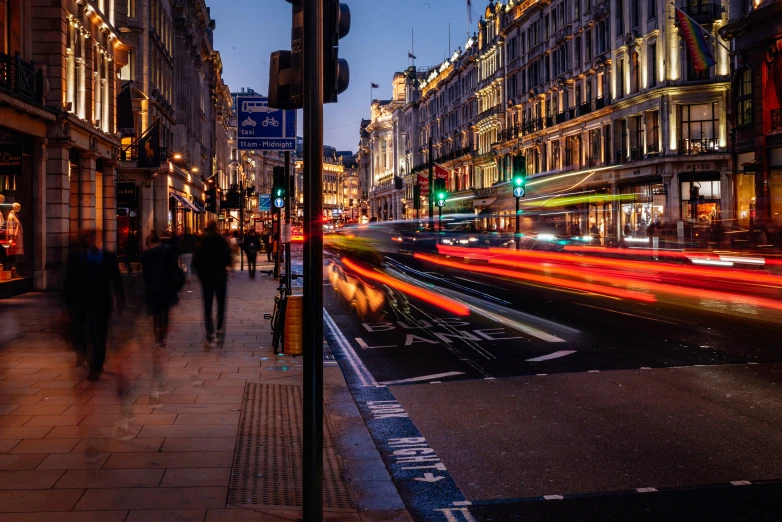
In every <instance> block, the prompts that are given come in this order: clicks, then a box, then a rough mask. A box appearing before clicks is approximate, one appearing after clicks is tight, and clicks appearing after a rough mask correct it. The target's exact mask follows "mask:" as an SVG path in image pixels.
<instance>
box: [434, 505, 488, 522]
mask: <svg viewBox="0 0 782 522" xmlns="http://www.w3.org/2000/svg"><path fill="white" fill-rule="evenodd" d="M435 511H441V512H442V513H443V515H445V520H447V521H448V522H460V521H464V522H478V521H477V520H475V517H473V516H472V514H471V513H470V511H469V510H468V509H467V508H459V509H451V508H448V509H435ZM456 514H459V515H461V516H462V517H463V518H461V517H458V518H457V516H456Z"/></svg>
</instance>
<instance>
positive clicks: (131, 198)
mask: <svg viewBox="0 0 782 522" xmlns="http://www.w3.org/2000/svg"><path fill="white" fill-rule="evenodd" d="M136 201H137V199H136V183H135V182H133V181H119V182H117V208H137V207H136V205H137V203H136Z"/></svg>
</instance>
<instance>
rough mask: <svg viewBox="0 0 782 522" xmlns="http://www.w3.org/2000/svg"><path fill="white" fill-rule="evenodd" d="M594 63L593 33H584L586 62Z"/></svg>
mask: <svg viewBox="0 0 782 522" xmlns="http://www.w3.org/2000/svg"><path fill="white" fill-rule="evenodd" d="M591 61H592V31H587V32H586V33H584V62H585V63H589V62H591Z"/></svg>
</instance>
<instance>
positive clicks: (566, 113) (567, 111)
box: [565, 107, 576, 120]
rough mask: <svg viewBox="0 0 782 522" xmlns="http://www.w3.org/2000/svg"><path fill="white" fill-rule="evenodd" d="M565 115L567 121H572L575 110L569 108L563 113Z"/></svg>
mask: <svg viewBox="0 0 782 522" xmlns="http://www.w3.org/2000/svg"><path fill="white" fill-rule="evenodd" d="M565 115H566V116H567V119H569V120H572V119H573V118H575V117H576V108H575V107H570V108H569V109H567V110H566V111H565Z"/></svg>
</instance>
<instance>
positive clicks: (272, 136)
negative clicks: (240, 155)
mask: <svg viewBox="0 0 782 522" xmlns="http://www.w3.org/2000/svg"><path fill="white" fill-rule="evenodd" d="M236 108H237V113H238V114H237V116H238V117H237V119H236V122H237V131H238V132H237V139H238V142H239V150H277V151H284V150H296V111H283V110H280V109H274V108H272V107H269V99H268V98H266V97H263V96H240V97H239V98H237V100H236Z"/></svg>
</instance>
